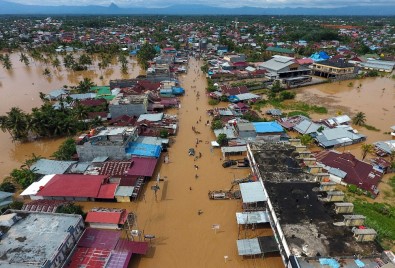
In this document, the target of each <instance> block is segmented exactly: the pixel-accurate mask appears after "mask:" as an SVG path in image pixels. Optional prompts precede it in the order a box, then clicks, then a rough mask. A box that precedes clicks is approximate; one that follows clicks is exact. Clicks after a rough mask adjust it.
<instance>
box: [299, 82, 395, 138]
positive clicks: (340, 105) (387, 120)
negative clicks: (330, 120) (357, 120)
mask: <svg viewBox="0 0 395 268" xmlns="http://www.w3.org/2000/svg"><path fill="white" fill-rule="evenodd" d="M297 93H298V94H297V99H298V100H303V101H306V102H308V103H312V104H316V105H320V106H325V107H327V108H328V114H327V115H314V114H313V115H312V117H313V119H321V118H324V117H329V116H336V115H338V114H347V115H349V116H350V117H351V118H352V117H353V116H354V115H355V114H356V113H358V112H364V113H365V115H366V124H368V125H371V126H374V127H376V128H378V129H380V131H371V130H367V129H366V128H364V127H357V130H358V131H360V132H361V133H363V134H366V135H367V136H368V139H367V142H368V143H372V142H375V141H377V140H385V139H391V136H390V135H389V134H384V132H390V127H391V126H393V125H395V79H392V78H390V75H388V76H386V77H377V78H366V79H361V80H348V81H342V82H340V83H339V82H335V83H328V84H321V85H315V86H310V87H305V88H302V89H297Z"/></svg>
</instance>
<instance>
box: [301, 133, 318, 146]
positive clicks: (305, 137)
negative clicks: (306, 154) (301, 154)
mask: <svg viewBox="0 0 395 268" xmlns="http://www.w3.org/2000/svg"><path fill="white" fill-rule="evenodd" d="M298 138H299V139H300V143H302V144H303V145H305V146H310V145H311V144H313V142H314V139H313V138H312V137H311V136H310V135H308V134H304V135H302V136H299V137H298Z"/></svg>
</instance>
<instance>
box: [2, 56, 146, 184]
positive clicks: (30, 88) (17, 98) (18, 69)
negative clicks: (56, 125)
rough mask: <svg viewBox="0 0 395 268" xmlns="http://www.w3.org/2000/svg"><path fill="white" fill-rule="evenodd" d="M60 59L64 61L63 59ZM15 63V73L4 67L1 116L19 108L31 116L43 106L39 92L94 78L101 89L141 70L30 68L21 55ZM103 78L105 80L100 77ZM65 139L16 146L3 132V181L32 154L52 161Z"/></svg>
mask: <svg viewBox="0 0 395 268" xmlns="http://www.w3.org/2000/svg"><path fill="white" fill-rule="evenodd" d="M59 59H60V57H59ZM11 60H12V63H13V68H12V70H9V71H7V70H5V69H4V68H1V67H0V93H1V96H2V97H1V99H0V115H5V113H6V112H8V111H9V110H10V109H11V107H19V108H21V109H22V110H24V111H26V112H30V111H31V109H32V108H33V107H37V106H40V105H41V100H40V98H39V92H40V91H41V92H44V93H47V92H49V91H51V90H53V89H58V88H61V87H62V86H63V85H76V84H78V82H79V81H81V80H82V79H83V78H84V77H88V78H91V79H92V80H93V81H94V82H95V83H96V84H98V85H108V84H109V80H110V79H120V78H134V77H136V76H137V75H138V74H139V72H140V68H139V66H138V65H137V64H136V63H135V62H132V60H131V59H129V62H130V63H129V74H127V75H124V74H122V73H121V71H120V67H119V66H117V65H113V66H111V67H109V68H108V70H106V71H105V70H103V71H100V70H99V69H98V67H97V62H95V66H91V67H90V69H89V70H87V71H81V72H73V71H67V70H65V69H64V68H63V67H62V68H60V70H59V71H56V70H55V69H54V68H53V67H51V66H46V65H45V64H43V63H39V62H31V63H30V66H29V67H26V66H25V65H24V64H23V63H21V62H20V61H19V54H16V53H15V54H11ZM45 68H48V69H49V70H50V71H51V72H52V73H53V74H52V75H51V76H50V77H46V76H44V75H43V72H44V69H45ZM101 75H103V79H100V76H101ZM63 140H64V139H47V140H41V141H38V142H37V141H36V142H33V143H19V142H14V143H13V142H12V141H11V138H10V136H9V134H8V133H4V132H2V131H0V151H1V154H0V181H1V180H3V179H4V177H5V176H8V174H9V173H10V171H11V170H12V169H13V168H18V167H20V166H21V164H22V163H23V162H24V161H25V160H26V159H28V158H29V157H31V155H32V153H34V154H35V155H41V156H43V157H49V156H50V155H51V154H52V153H53V152H54V151H56V149H57V148H58V147H59V145H60V144H61V143H62V141H63Z"/></svg>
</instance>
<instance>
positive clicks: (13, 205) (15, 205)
mask: <svg viewBox="0 0 395 268" xmlns="http://www.w3.org/2000/svg"><path fill="white" fill-rule="evenodd" d="M9 207H10V209H15V210H21V209H22V207H23V202H21V201H16V200H15V201H14V202H12V203H11V204H10V205H9Z"/></svg>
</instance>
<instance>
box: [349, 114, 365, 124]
mask: <svg viewBox="0 0 395 268" xmlns="http://www.w3.org/2000/svg"><path fill="white" fill-rule="evenodd" d="M352 123H353V124H354V125H357V126H363V125H364V124H365V123H366V115H365V113H363V112H358V113H357V114H356V115H355V116H354V117H353V118H352Z"/></svg>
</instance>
